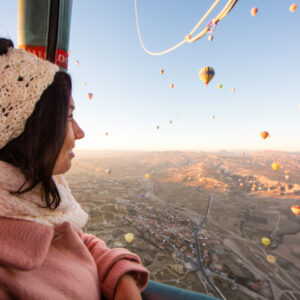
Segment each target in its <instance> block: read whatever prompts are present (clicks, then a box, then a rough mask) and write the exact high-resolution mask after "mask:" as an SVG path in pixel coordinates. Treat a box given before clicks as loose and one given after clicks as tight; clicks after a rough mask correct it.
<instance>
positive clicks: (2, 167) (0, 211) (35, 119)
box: [0, 39, 149, 300]
mask: <svg viewBox="0 0 300 300" xmlns="http://www.w3.org/2000/svg"><path fill="white" fill-rule="evenodd" d="M71 88H72V84H71V78H70V76H69V75H68V74H67V73H65V72H61V71H58V67H57V66H55V65H54V64H52V63H50V62H48V61H44V60H41V59H39V58H37V57H36V56H34V55H33V54H30V53H27V52H25V51H24V50H20V49H15V48H13V43H12V41H11V40H8V39H0V299H1V300H7V299H30V300H35V299H36V300H41V299H43V300H47V299H49V300H50V299H51V300H54V299H55V300H60V299H72V300H73V299H76V300H77V299H88V300H92V299H116V300H117V299H123V300H125V299H130V300H134V299H141V296H140V292H141V291H142V290H143V289H144V288H145V287H146V285H147V282H148V279H149V273H148V271H147V270H146V269H145V268H144V267H143V266H142V265H141V261H140V258H139V257H138V256H137V255H135V254H133V253H130V252H129V251H128V250H126V249H120V248H116V249H108V248H107V247H106V246H105V243H104V242H103V241H101V240H99V239H98V238H96V237H95V236H93V235H90V234H85V233H83V232H82V230H81V228H82V227H83V226H84V225H85V223H86V222H87V219H88V216H87V214H86V213H85V212H84V211H83V210H82V209H81V207H80V205H79V204H78V203H77V202H76V201H75V199H74V198H73V196H72V194H71V192H70V189H69V187H68V184H67V182H66V181H65V179H64V177H63V175H62V174H63V173H65V172H67V171H68V170H69V169H70V167H71V160H72V158H73V157H74V153H73V152H72V149H73V148H74V146H75V140H77V139H81V138H83V137H84V132H83V131H82V129H81V128H80V127H79V126H78V124H77V122H76V121H75V120H74V118H73V114H72V112H73V110H74V109H75V106H74V101H73V99H72V96H71Z"/></svg>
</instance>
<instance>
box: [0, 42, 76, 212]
mask: <svg viewBox="0 0 300 300" xmlns="http://www.w3.org/2000/svg"><path fill="white" fill-rule="evenodd" d="M9 47H13V42H12V41H11V40H7V39H2V38H0V55H2V54H6V53H7V50H8V48H9ZM71 90H72V81H71V77H70V75H69V74H67V73H66V72H63V71H58V72H56V74H55V76H54V80H53V82H52V83H51V84H50V85H49V86H48V87H47V88H46V89H45V90H44V92H43V94H42V96H41V98H40V100H39V101H38V102H37V103H36V106H35V108H34V111H33V113H32V114H31V116H30V117H29V118H28V119H27V121H26V124H25V129H24V131H23V133H22V134H21V135H20V136H18V137H17V138H15V139H13V140H11V141H10V142H9V143H7V144H6V145H5V146H4V147H3V148H2V149H0V160H2V161H5V162H8V163H10V164H12V165H14V166H15V167H17V168H19V169H20V170H21V172H22V173H23V174H24V177H25V182H24V183H23V184H22V186H21V187H20V188H19V189H18V190H17V191H15V192H12V194H22V193H25V192H28V191H30V190H32V189H33V188H34V187H35V186H36V185H37V184H38V183H41V184H42V192H43V194H44V198H45V201H46V205H47V206H46V207H48V208H50V209H53V210H55V209H56V208H57V207H58V206H59V204H60V202H61V198H60V195H59V192H58V190H57V187H56V185H55V183H54V181H53V179H52V173H53V169H54V166H55V162H56V160H57V157H58V154H59V152H60V150H61V148H62V146H63V143H64V139H65V136H66V132H67V121H68V120H67V118H68V110H69V99H70V97H71ZM26 183H28V185H27V187H26V188H24V189H23V190H22V188H23V187H24V186H25V184H26Z"/></svg>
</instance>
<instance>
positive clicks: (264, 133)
mask: <svg viewBox="0 0 300 300" xmlns="http://www.w3.org/2000/svg"><path fill="white" fill-rule="evenodd" d="M260 136H261V137H262V138H263V139H264V140H265V139H266V138H267V137H268V136H269V132H268V131H262V132H261V133H260Z"/></svg>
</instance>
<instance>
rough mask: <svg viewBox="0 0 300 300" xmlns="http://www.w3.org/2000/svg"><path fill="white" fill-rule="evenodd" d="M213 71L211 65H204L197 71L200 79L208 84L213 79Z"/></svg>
mask: <svg viewBox="0 0 300 300" xmlns="http://www.w3.org/2000/svg"><path fill="white" fill-rule="evenodd" d="M214 75H215V71H214V69H213V68H212V67H204V68H202V69H201V70H200V71H199V77H200V79H201V80H202V81H203V82H204V83H205V85H208V83H209V82H210V81H211V80H212V79H213V77H214Z"/></svg>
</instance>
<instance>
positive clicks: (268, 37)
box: [0, 0, 300, 152]
mask: <svg viewBox="0 0 300 300" xmlns="http://www.w3.org/2000/svg"><path fill="white" fill-rule="evenodd" d="M213 2H214V1H213V0H202V1H199V0H189V1H179V0H177V1H174V0H173V1H171V0H164V1H161V0H152V1H146V0H137V9H138V17H139V26H140V30H141V35H142V39H143V42H144V44H145V46H146V47H147V48H148V49H149V50H150V51H153V52H160V51H163V50H166V49H168V48H170V47H172V46H173V45H175V44H177V43H178V42H180V41H182V39H183V38H184V37H185V36H186V35H187V34H188V33H189V32H190V31H191V30H192V28H194V26H195V25H196V24H197V22H198V21H199V20H200V19H201V18H202V16H203V15H204V14H205V12H206V11H207V10H208V8H209V7H210V6H211V5H212V3H213ZM226 3H227V1H220V3H219V4H218V6H217V7H216V8H215V10H214V11H213V12H212V13H211V14H210V15H209V16H208V18H207V19H206V20H205V21H204V23H203V25H202V26H200V30H202V29H203V28H204V27H205V25H206V24H207V23H208V22H209V21H211V20H212V18H213V17H215V16H216V15H217V13H218V12H219V11H220V10H221V9H222V8H223V7H224V5H225V4H226ZM292 3H296V4H297V5H298V8H297V9H296V11H295V12H294V13H291V12H290V11H289V6H290V5H291V4H292ZM0 4H2V5H1V7H2V8H3V7H5V9H1V10H0V36H2V37H10V38H11V39H12V40H13V41H14V44H15V45H18V41H17V19H18V16H17V8H18V1H17V0H12V1H4V0H0ZM252 7H257V8H258V13H257V15H256V16H255V17H253V16H251V14H250V10H251V8H252ZM299 28H300V2H299V0H291V1H290V0H276V1H274V0H264V1H258V0H243V1H242V0H240V1H239V2H238V3H237V4H236V6H235V7H234V8H233V10H232V11H231V12H230V13H229V14H228V15H227V16H226V17H225V18H224V19H223V20H221V21H220V22H219V24H218V26H217V27H216V29H215V31H214V33H213V40H212V41H211V42H209V41H208V39H207V37H208V35H205V36H204V37H203V38H201V39H200V40H198V41H196V42H194V43H185V44H184V45H182V46H181V47H179V48H178V49H176V50H174V51H173V52H171V53H168V54H165V55H162V56H152V55H149V54H147V53H146V52H145V51H144V50H143V48H142V47H141V45H140V42H139V39H138V34H137V27H136V19H135V11H134V0H130V1H129V0H126V1H124V0H118V1H99V0H89V1H81V0H74V1H73V7H72V19H71V32H70V51H71V52H70V56H69V68H68V72H69V73H70V75H71V77H72V81H73V98H74V101H75V106H76V110H75V113H74V115H75V119H76V120H77V122H78V123H79V125H80V126H81V127H82V129H83V130H84V131H85V138H84V139H82V140H78V141H76V148H77V149H101V150H149V151H153V150H158V151H162V150H163V151H164V150H168V151H169V150H189V151H219V150H227V151H231V150H236V151H240V150H249V151H250V150H251V151H255V150H281V151H293V152H298V151H299V149H300V92H299V86H300V81H299V80H300V74H299V70H300V59H299V53H300V34H299V30H300V29H299ZM197 32H199V30H198V31H197ZM76 60H78V61H79V62H80V64H79V65H78V66H76V65H75V61H76ZM205 66H211V67H213V68H214V70H215V76H214V78H213V79H212V81H211V82H210V83H209V85H208V86H207V87H206V86H205V85H204V83H203V82H202V81H201V80H200V79H199V76H198V72H199V70H200V69H201V68H202V67H205ZM161 69H163V70H164V74H163V75H161V74H160V70H161ZM85 82H86V83H87V85H86V86H85V85H84V83H85ZM171 83H174V88H173V89H172V88H170V84H171ZM218 84H222V85H223V88H222V89H218V88H217V86H218ZM232 88H235V89H236V92H232V90H231V89H232ZM89 92H90V93H93V95H94V96H93V98H92V100H89V99H88V96H87V94H88V93H89ZM213 116H214V118H213ZM170 120H172V124H170ZM157 125H158V126H159V129H158V130H157V129H156V126H157ZM261 131H268V132H269V133H270V136H271V137H270V138H267V139H266V140H263V139H262V138H261V137H260V132H261ZM106 132H108V135H106Z"/></svg>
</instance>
